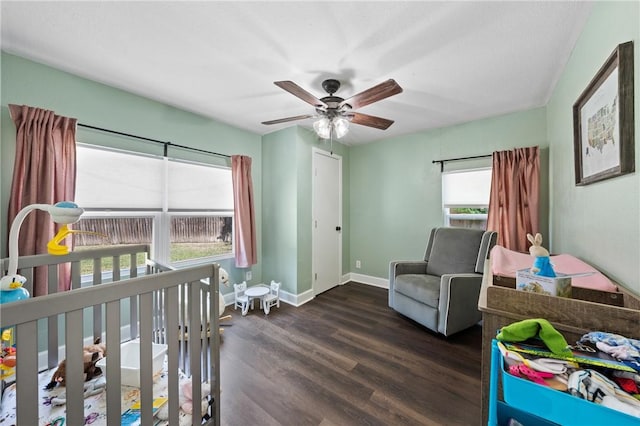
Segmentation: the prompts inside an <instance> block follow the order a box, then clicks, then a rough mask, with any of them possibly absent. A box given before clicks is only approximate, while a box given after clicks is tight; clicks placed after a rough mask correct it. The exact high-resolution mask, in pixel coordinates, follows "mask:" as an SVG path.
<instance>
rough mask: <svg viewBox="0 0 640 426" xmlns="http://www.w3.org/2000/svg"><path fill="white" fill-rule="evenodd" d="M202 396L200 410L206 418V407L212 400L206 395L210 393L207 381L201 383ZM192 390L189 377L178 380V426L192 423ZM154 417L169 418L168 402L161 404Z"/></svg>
mask: <svg viewBox="0 0 640 426" xmlns="http://www.w3.org/2000/svg"><path fill="white" fill-rule="evenodd" d="M201 391H202V398H201V399H200V403H201V406H200V410H201V412H202V415H203V418H205V419H208V418H209V416H208V414H207V409H208V408H209V405H210V404H212V402H213V401H210V398H209V397H208V396H209V394H210V393H211V385H210V384H209V383H208V382H205V383H202V385H201ZM193 402H194V401H193V392H192V386H191V379H183V380H181V381H180V392H179V395H178V405H179V406H180V413H179V415H178V420H179V422H180V424H179V426H187V425H190V424H192V418H193V416H192V413H193ZM156 417H158V419H160V420H167V419H168V418H169V404H165V405H163V406H162V407H161V408H160V410H158V412H157V413H156ZM198 424H199V422H198Z"/></svg>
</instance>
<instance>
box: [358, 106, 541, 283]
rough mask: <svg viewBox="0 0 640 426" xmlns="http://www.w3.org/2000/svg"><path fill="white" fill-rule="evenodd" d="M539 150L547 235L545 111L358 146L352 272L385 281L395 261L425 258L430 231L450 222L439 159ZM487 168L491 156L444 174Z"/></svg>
mask: <svg viewBox="0 0 640 426" xmlns="http://www.w3.org/2000/svg"><path fill="white" fill-rule="evenodd" d="M536 145H537V146H540V148H541V150H542V154H541V160H542V161H541V185H540V186H541V191H540V198H541V208H540V219H541V220H540V232H542V233H543V234H544V235H548V223H547V220H546V219H547V217H548V205H547V197H548V181H547V178H546V176H547V173H548V148H547V141H546V118H545V110H544V108H538V109H534V110H529V111H524V112H519V113H514V114H509V115H505V116H500V117H494V118H489V119H485V120H479V121H474V122H471V123H466V124H462V125H458V126H452V127H447V128H442V129H437V130H432V131H428V132H422V133H417V134H413V135H408V136H403V137H398V138H393V139H385V140H381V141H379V142H375V143H371V144H366V145H361V146H357V147H352V148H351V150H350V170H351V188H350V192H351V197H350V203H351V205H350V221H351V233H350V240H351V247H350V248H351V255H350V256H351V259H350V269H351V271H352V272H356V273H360V274H364V275H369V276H373V277H379V278H385V279H386V278H388V273H389V270H388V268H389V262H390V261H391V260H400V259H403V260H413V259H422V258H423V257H424V251H425V247H426V243H427V238H428V233H429V231H430V229H431V228H433V227H436V226H442V224H443V223H444V217H443V211H442V188H441V176H440V174H441V173H440V165H439V164H433V163H432V161H433V160H441V159H448V158H458V157H469V156H476V155H485V154H491V153H492V152H493V151H500V150H507V149H511V148H515V147H526V146H536ZM481 165H483V166H490V165H491V159H490V158H487V159H484V160H472V161H461V162H452V163H447V165H446V166H445V170H453V169H459V168H467V167H479V166H481ZM356 260H360V261H361V264H362V267H361V269H355V262H356Z"/></svg>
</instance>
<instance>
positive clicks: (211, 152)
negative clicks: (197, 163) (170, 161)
mask: <svg viewBox="0 0 640 426" xmlns="http://www.w3.org/2000/svg"><path fill="white" fill-rule="evenodd" d="M78 126H80V127H85V128H87V129H93V130H98V131H100V132H105V133H113V134H115V135H121V136H126V137H129V138H134V139H140V140H144V141H149V142H154V143H159V144H162V145H164V156H165V157H166V156H167V148H169V147H170V146H173V147H176V148H182V149H186V150H189V151H196V152H201V153H203V154H209V155H217V156H218V157H224V158H231V156H230V155H226V154H220V153H218V152H213V151H207V150H204V149H200V148H192V147H190V146H186V145H178V144H176V143H173V142H168V141H161V140H158V139H151V138H147V137H144V136H138V135H133V134H131V133H124V132H118V131H117V130H109V129H104V128H102V127H96V126H90V125H88V124H82V123H78Z"/></svg>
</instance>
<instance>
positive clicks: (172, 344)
mask: <svg viewBox="0 0 640 426" xmlns="http://www.w3.org/2000/svg"><path fill="white" fill-rule="evenodd" d="M173 300H178V287H170V288H168V289H167V290H166V298H165V301H166V302H167V303H165V305H164V307H165V310H166V315H167V321H166V324H165V329H164V333H165V335H166V338H165V340H166V342H167V346H168V348H167V371H168V372H169V374H168V377H167V381H168V383H167V385H168V389H169V395H168V397H169V401H168V402H167V404H169V419H168V420H169V424H170V425H177V424H179V420H178V398H179V395H178V342H180V339H176V338H174V337H177V334H178V304H177V303H171V301H173ZM183 330H184V329H183Z"/></svg>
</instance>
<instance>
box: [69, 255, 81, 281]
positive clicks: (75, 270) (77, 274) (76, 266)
mask: <svg viewBox="0 0 640 426" xmlns="http://www.w3.org/2000/svg"><path fill="white" fill-rule="evenodd" d="M81 280H82V276H81V270H80V261H79V260H77V261H75V262H71V288H80V284H81Z"/></svg>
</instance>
